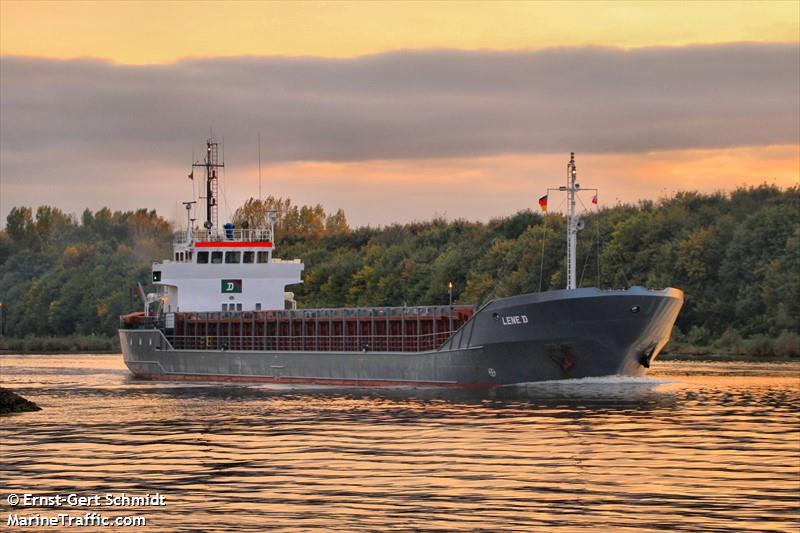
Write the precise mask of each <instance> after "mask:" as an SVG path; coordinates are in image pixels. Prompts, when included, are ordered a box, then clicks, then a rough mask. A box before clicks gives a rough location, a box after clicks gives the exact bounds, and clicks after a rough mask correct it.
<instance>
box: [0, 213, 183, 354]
mask: <svg viewBox="0 0 800 533" xmlns="http://www.w3.org/2000/svg"><path fill="white" fill-rule="evenodd" d="M81 221H82V223H78V222H77V221H76V220H75V219H74V218H73V217H70V216H68V215H65V214H64V213H62V212H61V211H60V210H58V209H56V208H53V207H47V206H43V207H40V208H38V209H37V211H36V216H35V218H34V217H33V216H32V211H31V209H29V208H26V207H15V208H14V209H12V210H11V212H10V213H9V215H8V219H7V223H6V230H5V232H0V302H2V303H3V314H4V322H5V324H4V326H5V333H6V335H7V336H9V337H12V338H13V337H17V338H21V339H24V338H26V337H30V336H35V337H36V339H26V340H24V343H23V345H21V347H20V348H19V349H22V350H26V351H30V350H31V349H45V350H46V349H49V348H48V347H47V346H44V345H43V346H41V347H39V348H35V347H33V348H32V347H31V346H32V344H35V343H37V342H38V343H40V344H41V342H44V341H42V340H41V339H42V338H49V337H53V336H58V337H63V336H70V338H71V339H73V340H72V341H70V342H72V344H70V346H73V345H74V346H80V343H81V342H83V341H81V340H80V339H92V342H94V343H95V344H96V339H98V338H101V337H97V336H104V337H103V338H105V339H107V338H109V337H111V336H114V335H115V333H116V328H117V325H118V323H119V320H118V317H119V315H120V314H124V313H127V312H130V311H132V310H134V309H138V308H139V307H140V305H139V304H138V302H134V301H132V298H131V290H132V289H133V287H135V286H136V283H137V282H139V281H147V280H148V279H149V271H150V265H151V263H152V261H153V259H155V258H158V257H163V256H165V255H167V254H168V253H169V239H170V235H171V228H170V226H169V224H167V222H166V221H164V220H163V219H162V218H161V217H159V216H158V215H156V213H155V211H147V210H145V209H140V210H138V211H135V212H118V211H117V212H112V211H110V210H109V209H101V210H100V211H97V212H96V213H92V212H91V211H88V210H87V211H85V212H84V213H83V216H82V217H81ZM81 336H82V337H81ZM93 336H95V337H93ZM73 341H74V342H73ZM104 342H105V344H104V345H107V344H108V342H107V341H104ZM53 343H55V344H53ZM75 343H78V344H75ZM51 344H53V345H54V346H55V345H58V346H62V345H64V342H62V341H52V342H51ZM68 344H69V343H68ZM84 344H87V343H85V342H84ZM95 344H92V343H88V344H87V345H91V346H94V345H95ZM87 349H89V348H87Z"/></svg>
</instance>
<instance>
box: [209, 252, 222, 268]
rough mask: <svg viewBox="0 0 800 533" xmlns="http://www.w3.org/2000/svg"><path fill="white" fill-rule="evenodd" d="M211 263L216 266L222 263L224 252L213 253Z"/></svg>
mask: <svg viewBox="0 0 800 533" xmlns="http://www.w3.org/2000/svg"><path fill="white" fill-rule="evenodd" d="M211 263H213V264H215V265H218V264H220V263H222V252H211Z"/></svg>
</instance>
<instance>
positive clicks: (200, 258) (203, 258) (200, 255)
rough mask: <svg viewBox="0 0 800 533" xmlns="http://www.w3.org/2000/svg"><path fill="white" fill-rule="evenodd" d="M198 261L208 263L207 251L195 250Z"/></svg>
mask: <svg viewBox="0 0 800 533" xmlns="http://www.w3.org/2000/svg"><path fill="white" fill-rule="evenodd" d="M197 262H198V263H208V252H197Z"/></svg>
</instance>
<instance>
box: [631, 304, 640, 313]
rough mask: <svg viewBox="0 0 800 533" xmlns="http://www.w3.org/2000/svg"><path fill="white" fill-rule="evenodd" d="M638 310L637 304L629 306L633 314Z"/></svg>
mask: <svg viewBox="0 0 800 533" xmlns="http://www.w3.org/2000/svg"><path fill="white" fill-rule="evenodd" d="M638 312H639V306H638V305H634V306H633V307H631V313H633V314H634V315H635V314H636V313H638Z"/></svg>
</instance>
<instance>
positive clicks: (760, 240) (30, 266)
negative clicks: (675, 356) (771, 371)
mask: <svg viewBox="0 0 800 533" xmlns="http://www.w3.org/2000/svg"><path fill="white" fill-rule="evenodd" d="M270 209H274V210H275V211H276V215H277V232H278V238H277V243H276V246H277V249H276V255H277V256H278V257H283V258H295V257H297V258H301V259H303V261H304V262H305V264H306V271H305V276H304V279H305V283H304V284H302V285H299V286H295V287H290V288H288V290H293V291H294V292H295V295H296V299H297V300H298V302H300V305H301V306H303V307H338V306H361V305H404V304H406V305H418V304H423V305H424V304H445V303H447V302H448V299H449V295H448V283H449V282H452V283H453V300H454V302H456V303H469V304H475V303H482V302H484V301H486V300H488V299H490V298H494V297H501V296H508V295H512V294H518V293H524V292H535V291H539V290H550V289H557V288H562V287H563V286H564V285H565V278H566V244H565V238H564V236H565V232H566V227H565V219H564V217H563V216H562V215H560V214H544V215H543V214H542V213H538V212H532V211H522V212H519V213H517V214H515V215H512V216H509V217H504V218H498V219H493V220H490V221H489V222H487V223H480V222H469V221H465V220H455V221H447V220H444V219H441V218H438V219H434V220H432V221H427V222H414V223H409V224H402V225H400V224H396V225H391V226H387V227H383V228H373V227H361V228H355V229H352V228H350V227H349V226H348V224H347V220H346V217H345V215H344V213H343V212H342V211H341V210H340V211H338V212H336V213H332V214H328V213H326V212H325V211H324V209H323V208H322V207H321V206H313V207H312V206H295V205H293V204H292V203H291V201H289V200H288V199H287V200H284V199H280V198H268V199H267V200H265V201H259V200H250V201H248V202H247V203H246V204H245V205H244V206H242V207H241V208H240V209H238V210H237V211H236V213H235V215H234V219H235V221H236V222H237V223H242V222H244V221H247V222H248V223H249V224H251V225H256V224H259V223H262V222H264V221H265V220H266V216H267V211H268V210H270ZM583 219H584V222H585V228H584V229H583V231H582V232H581V234H580V239H579V248H578V279H579V281H580V285H581V286H599V287H603V288H622V287H628V286H631V285H643V286H647V287H666V286H673V287H679V288H681V289H683V290H684V291H685V292H686V304H685V307H684V309H683V311H682V312H681V315H680V318H679V321H678V325H677V328H676V331H675V335H674V337H673V341H674V342H673V346H677V347H679V348H680V347H682V348H683V349H684V350H685V351H691V350H693V349H694V350H697V349H698V347H701V348H700V351H703V350H705V351H708V350H714V351H722V352H743V351H747V352H751V353H768V352H778V353H785V354H791V353H794V352H800V191H799V190H798V188H797V187H793V188H789V189H785V190H781V189H779V188H777V187H774V186H767V185H762V186H759V187H750V188H740V189H737V190H736V191H734V192H732V193H729V194H722V193H718V194H699V193H694V192H687V193H679V194H677V195H676V196H674V197H672V198H668V199H662V200H659V201H655V202H654V201H644V202H640V203H639V204H636V205H627V204H626V205H619V206H615V207H607V208H603V209H600V210H595V211H592V212H589V213H587V214H585V215H584V216H583ZM169 234H170V229H169V227H168V225H167V223H166V222H165V221H164V220H163V219H161V218H159V217H157V216H156V215H155V213H154V212H152V211H144V210H141V211H136V212H134V213H111V212H110V211H108V210H101V211H98V212H97V213H90V212H88V211H87V212H85V213H84V216H83V218H82V220H81V221H80V222H79V221H77V220H73V219H72V218H71V217H69V216H66V215H64V214H63V213H61V212H60V211H58V210H57V209H54V208H48V207H45V208H40V209H39V210H38V211H37V212H36V214H35V216H33V214H32V213H31V211H30V210H29V209H26V208H15V209H14V210H12V212H11V214H9V217H8V221H7V226H6V230H5V232H2V233H0V262H1V263H0V282H1V283H2V285H0V301H2V302H4V303H5V306H6V331H7V333H10V334H12V335H15V336H24V335H27V334H34V335H70V334H91V333H97V334H104V335H110V334H113V332H114V329H115V327H116V315H118V314H120V313H123V312H126V311H128V310H130V309H131V307H130V301H129V292H128V291H129V288H130V287H132V286H133V285H135V282H136V281H145V280H147V279H149V264H150V261H151V260H152V259H155V258H161V257H168V253H169Z"/></svg>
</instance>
